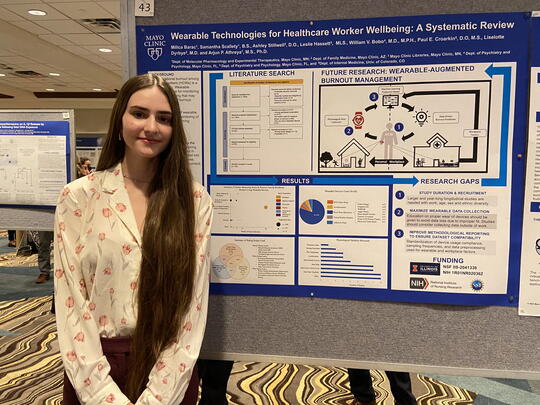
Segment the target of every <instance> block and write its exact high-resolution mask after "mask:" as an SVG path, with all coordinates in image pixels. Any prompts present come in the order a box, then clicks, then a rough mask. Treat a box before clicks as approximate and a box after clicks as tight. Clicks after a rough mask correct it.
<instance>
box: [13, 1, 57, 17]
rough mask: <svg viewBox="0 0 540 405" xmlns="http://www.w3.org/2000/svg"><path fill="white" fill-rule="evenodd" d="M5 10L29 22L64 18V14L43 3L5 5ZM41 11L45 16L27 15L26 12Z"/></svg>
mask: <svg viewBox="0 0 540 405" xmlns="http://www.w3.org/2000/svg"><path fill="white" fill-rule="evenodd" d="M4 7H5V8H7V9H8V10H9V11H12V12H14V13H15V14H18V15H20V16H23V17H24V18H26V19H27V20H31V21H47V20H62V19H65V18H68V17H66V15H65V14H62V13H61V12H59V11H58V10H57V9H55V8H53V7H51V6H48V5H47V4H44V3H35V2H34V3H28V4H20V3H17V4H6V5H4ZM32 9H36V10H42V11H45V12H46V13H47V15H32V14H28V10H32Z"/></svg>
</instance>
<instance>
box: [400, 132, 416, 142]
mask: <svg viewBox="0 0 540 405" xmlns="http://www.w3.org/2000/svg"><path fill="white" fill-rule="evenodd" d="M413 136H414V132H411V133H410V134H407V135H403V136H402V137H401V140H402V141H406V140H407V139H409V138H411V137H413Z"/></svg>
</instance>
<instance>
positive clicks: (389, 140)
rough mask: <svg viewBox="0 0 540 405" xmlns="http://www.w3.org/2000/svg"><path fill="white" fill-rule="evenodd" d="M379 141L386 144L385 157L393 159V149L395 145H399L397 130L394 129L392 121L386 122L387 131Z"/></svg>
mask: <svg viewBox="0 0 540 405" xmlns="http://www.w3.org/2000/svg"><path fill="white" fill-rule="evenodd" d="M379 143H381V144H382V145H384V158H385V159H392V151H393V149H394V145H397V134H396V131H392V123H391V122H389V123H388V124H386V131H384V132H383V133H382V134H381V137H380V139H379Z"/></svg>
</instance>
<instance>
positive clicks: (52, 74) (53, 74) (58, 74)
mask: <svg viewBox="0 0 540 405" xmlns="http://www.w3.org/2000/svg"><path fill="white" fill-rule="evenodd" d="M49 76H60V73H49Z"/></svg>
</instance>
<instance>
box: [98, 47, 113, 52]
mask: <svg viewBox="0 0 540 405" xmlns="http://www.w3.org/2000/svg"><path fill="white" fill-rule="evenodd" d="M99 51H100V52H103V53H111V52H112V49H109V48H99Z"/></svg>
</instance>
